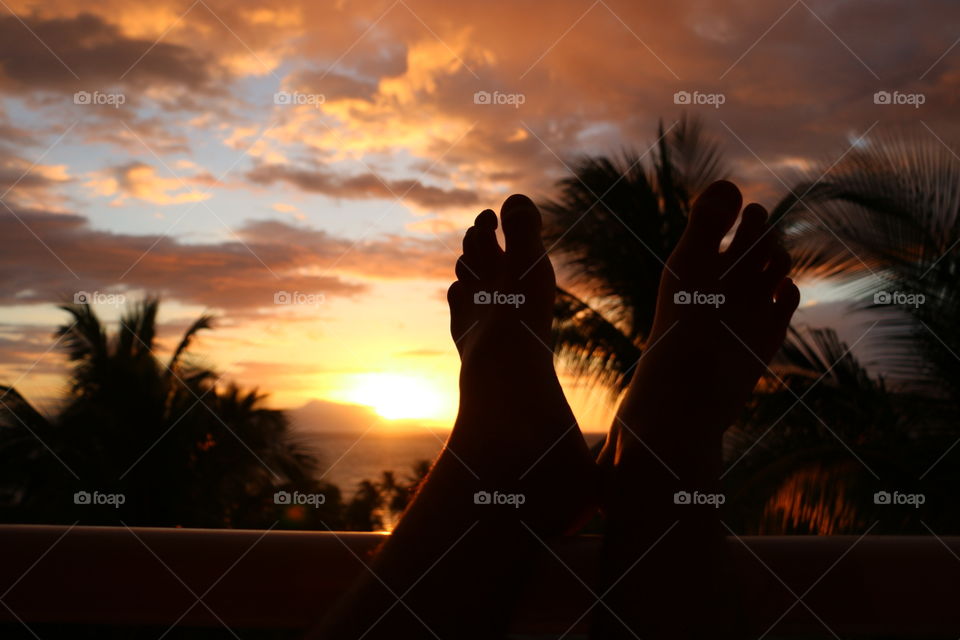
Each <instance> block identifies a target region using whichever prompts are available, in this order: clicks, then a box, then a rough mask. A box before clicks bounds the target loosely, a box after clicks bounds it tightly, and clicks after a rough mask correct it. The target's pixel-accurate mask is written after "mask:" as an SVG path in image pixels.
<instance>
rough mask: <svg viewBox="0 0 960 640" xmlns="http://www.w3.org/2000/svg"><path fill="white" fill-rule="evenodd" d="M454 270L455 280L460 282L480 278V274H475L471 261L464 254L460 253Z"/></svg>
mask: <svg viewBox="0 0 960 640" xmlns="http://www.w3.org/2000/svg"><path fill="white" fill-rule="evenodd" d="M455 272H456V274H457V280H460V281H462V282H476V281H478V280H480V276H479V275H478V274H477V271H476V269H475V268H474V267H473V266H472V261H471V260H470V259H469V258H467V256H466V255H462V256H460V257H459V258H457V266H456V267H455Z"/></svg>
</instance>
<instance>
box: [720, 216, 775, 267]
mask: <svg viewBox="0 0 960 640" xmlns="http://www.w3.org/2000/svg"><path fill="white" fill-rule="evenodd" d="M766 221H767V210H766V209H764V208H763V207H762V206H761V205H759V204H757V203H756V202H753V203H751V204H748V205H747V206H746V207H745V208H744V210H743V215H742V216H741V218H740V226H739V227H737V232H736V233H735V234H734V236H733V241H732V242H731V243H730V247H729V248H727V251H726V254H727V255H728V256H730V257H731V258H732V259H733V260H736V259H737V258H739V257H740V256H742V255H743V254H744V253H746V252H747V251H749V250H750V248H751V247H752V246H753V245H754V243H756V241H757V240H758V239H759V238H760V234H762V233H763V230H764V223H765V222H766Z"/></svg>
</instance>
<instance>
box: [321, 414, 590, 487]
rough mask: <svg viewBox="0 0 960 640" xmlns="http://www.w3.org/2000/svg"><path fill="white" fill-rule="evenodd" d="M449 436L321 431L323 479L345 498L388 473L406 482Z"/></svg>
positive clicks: (413, 432)
mask: <svg viewBox="0 0 960 640" xmlns="http://www.w3.org/2000/svg"><path fill="white" fill-rule="evenodd" d="M448 433H449V432H447V431H432V430H428V429H419V430H411V431H397V432H393V431H386V430H384V431H377V430H371V431H368V432H367V433H363V432H356V431H326V432H317V433H316V434H315V435H316V443H317V447H318V448H319V451H320V473H321V474H322V479H323V480H325V481H328V482H332V483H334V484H335V485H337V486H338V487H340V490H341V491H342V492H343V495H344V497H345V498H350V497H351V496H353V494H354V492H355V491H356V487H357V485H358V484H359V483H360V482H361V481H363V480H379V479H380V476H381V475H382V473H383V472H384V471H393V472H394V474H395V475H396V477H397V478H398V479H399V480H406V479H407V478H408V477H409V476H412V475H413V466H414V465H415V464H416V463H417V462H418V461H420V460H429V461H430V462H433V461H434V460H435V459H436V457H437V455H439V453H440V450H441V449H442V448H443V443H444V442H445V441H446V439H447V435H448ZM602 439H603V436H602V435H601V434H591V433H588V434H586V440H587V444H589V445H591V446H592V445H594V444H595V443H597V442H598V441H600V440H602Z"/></svg>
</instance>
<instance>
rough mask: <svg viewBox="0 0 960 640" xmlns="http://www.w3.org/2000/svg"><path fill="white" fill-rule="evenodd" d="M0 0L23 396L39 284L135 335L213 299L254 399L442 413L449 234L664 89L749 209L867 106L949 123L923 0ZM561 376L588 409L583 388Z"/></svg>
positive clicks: (953, 73)
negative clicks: (136, 306) (698, 127)
mask: <svg viewBox="0 0 960 640" xmlns="http://www.w3.org/2000/svg"><path fill="white" fill-rule="evenodd" d="M0 5H2V6H0V92H2V93H0V96H2V99H0V193H3V196H2V202H3V205H4V206H3V207H0V305H2V309H0V381H3V382H4V383H15V384H16V386H17V387H18V388H19V389H20V390H21V392H22V393H23V394H24V395H25V396H26V397H28V398H31V399H32V400H34V401H35V402H37V403H38V404H40V405H41V406H46V407H49V406H51V405H50V403H51V402H53V401H55V399H56V398H57V397H58V396H59V395H60V394H61V393H62V391H63V389H64V385H63V376H62V374H63V359H62V356H60V355H59V354H58V353H57V352H56V351H55V350H53V351H50V348H51V346H52V344H53V339H52V337H51V334H52V332H53V330H54V328H55V327H56V326H57V325H58V324H60V323H62V322H63V320H64V319H65V317H66V316H65V314H64V313H63V312H62V311H59V310H57V309H56V307H55V305H56V304H57V303H60V302H64V301H72V300H73V298H74V295H75V294H76V293H77V292H81V291H82V292H88V293H89V294H91V295H92V296H93V295H96V301H97V308H98V311H100V312H102V313H103V314H104V316H106V317H108V318H112V319H116V318H117V317H118V315H119V313H120V312H122V310H123V308H124V305H123V304H116V303H115V302H116V300H117V298H115V297H110V294H122V295H123V296H125V300H126V304H127V305H129V303H130V302H131V301H133V300H137V299H139V298H141V297H142V296H143V295H145V294H147V293H154V294H159V295H161V296H162V297H163V299H164V301H165V303H164V306H163V308H162V321H163V324H164V333H163V334H162V337H163V339H164V344H166V345H169V344H170V342H171V341H173V340H174V339H175V336H176V334H177V333H179V332H180V331H182V330H183V329H184V328H185V326H186V325H187V324H188V323H189V322H190V321H191V320H192V319H193V318H195V317H196V316H197V315H199V314H200V313H203V312H212V313H215V314H216V315H217V316H218V318H219V320H218V323H217V327H218V328H217V330H216V331H214V332H210V333H208V334H206V335H205V336H204V337H203V339H202V340H201V341H200V342H199V343H198V345H197V351H198V353H199V354H201V355H202V356H203V358H204V360H205V361H209V362H210V363H211V364H213V365H214V366H215V367H216V368H217V369H218V370H219V371H221V372H224V373H225V374H226V376H227V378H229V379H234V380H236V381H238V382H240V383H243V384H245V385H256V386H259V387H260V388H261V389H262V390H263V391H267V392H269V393H270V394H271V404H272V405H273V406H277V407H285V408H287V407H288V408H295V407H300V406H302V405H305V404H306V403H308V402H311V401H313V402H314V404H313V405H312V407H313V409H314V410H316V415H317V416H323V415H329V419H330V420H331V421H336V422H337V426H344V427H358V428H362V427H364V426H365V424H367V423H369V422H370V420H372V419H374V418H375V416H380V417H381V418H384V419H385V421H384V422H383V425H382V426H383V428H387V427H389V423H390V421H391V420H393V419H409V420H413V421H415V422H416V423H418V424H431V425H437V426H442V425H448V424H449V423H450V422H451V420H452V417H453V415H454V413H455V410H456V376H457V370H458V362H457V357H456V351H455V350H454V348H453V344H452V342H451V339H450V337H449V332H448V328H447V322H448V316H447V311H446V304H445V301H444V292H445V290H446V287H447V285H448V283H449V281H450V279H451V278H452V276H453V264H454V262H455V260H456V258H457V256H458V255H459V252H460V250H459V244H460V236H461V234H462V231H463V229H464V228H465V226H466V225H468V224H469V223H470V222H471V221H472V219H473V217H474V216H475V215H476V214H477V213H478V212H479V211H480V210H482V209H484V208H487V207H492V208H497V207H498V206H499V204H500V202H502V200H503V198H504V197H506V196H507V195H509V194H510V193H514V192H518V191H519V192H525V193H528V194H530V195H531V196H533V197H534V198H535V199H537V198H543V197H547V196H549V195H550V194H551V186H552V184H553V183H554V182H555V181H556V180H557V179H558V178H559V177H562V176H564V175H565V173H566V171H567V170H566V168H565V163H569V161H570V159H572V158H573V157H575V156H576V155H578V154H583V153H605V152H617V151H619V150H620V149H621V148H622V147H624V146H626V145H630V146H634V147H636V148H638V149H640V150H641V152H642V151H645V150H646V149H647V148H648V146H649V145H650V144H651V143H652V142H653V140H654V137H655V133H656V127H657V122H658V119H662V120H663V121H664V124H665V126H670V125H671V123H673V122H675V121H676V120H677V119H678V118H679V117H680V116H681V114H683V113H684V112H686V113H688V114H690V115H697V116H699V117H701V118H702V119H703V120H704V122H705V124H706V126H707V128H708V129H709V131H710V132H711V133H712V134H713V135H714V136H715V137H716V139H717V140H718V141H720V143H721V144H722V145H723V148H724V150H725V152H726V153H727V157H728V158H729V160H730V161H731V164H732V167H733V170H734V175H733V176H732V177H733V179H734V180H736V181H737V182H738V183H739V184H741V185H742V187H743V189H744V191H745V192H746V194H747V196H748V197H750V198H752V199H756V200H759V201H761V202H763V203H765V204H768V205H772V204H773V203H774V202H775V201H776V200H778V199H779V198H780V197H782V196H783V195H784V194H785V193H786V192H787V188H786V187H785V186H784V184H783V183H786V184H787V185H790V184H791V182H792V180H793V179H794V178H795V177H796V175H797V172H798V171H802V170H804V169H806V168H808V167H810V166H812V165H813V164H815V163H819V162H827V163H829V162H831V161H832V160H833V159H836V158H839V157H840V156H841V155H842V154H843V153H844V152H845V151H847V150H848V149H849V148H850V147H851V145H853V144H869V141H870V139H871V137H873V136H876V135H880V134H882V132H884V131H887V132H889V131H892V130H894V129H896V128H897V127H902V126H910V127H914V128H918V129H919V130H920V131H921V132H923V133H924V134H925V135H929V136H931V138H933V139H937V140H939V141H940V142H941V143H942V144H944V145H947V146H949V147H951V148H953V149H955V150H956V149H957V148H958V147H956V146H954V145H955V143H956V141H958V140H960V130H958V124H960V121H958V119H957V118H956V115H955V114H956V113H957V109H958V101H960V100H958V96H960V46H958V41H960V40H958V39H960V5H958V4H957V3H956V2H951V1H949V0H943V1H934V0H926V1H922V2H903V1H899V2H898V1H891V0H831V1H823V0H806V1H805V0H796V1H795V2H791V1H790V0H783V1H781V0H776V1H772V2H746V1H727V2H718V1H713V0H686V1H675V2H635V1H623V0H619V1H613V0H611V1H605V0H596V1H591V0H563V1H557V2H545V1H544V2H535V1H532V0H514V1H513V2H497V1H484V2H476V3H471V2H457V3H452V2H449V0H447V1H443V2H440V1H433V0H383V1H366V0H362V1H346V0H340V1H335V2H301V1H297V0H284V1H283V2H279V1H276V2H242V1H241V2H236V1H231V2H227V1H219V0H196V1H195V2H190V1H189V0H187V1H182V2H181V1H170V0H154V1H153V2H149V3H145V2H129V1H128V0H123V1H116V2H113V1H109V0H108V1H101V2H97V3H88V2H76V1H74V0H70V1H67V0H51V1H45V2H43V3H28V2H14V1H11V0H3V1H0ZM882 91H886V92H889V93H890V94H891V95H900V96H904V95H906V96H910V95H914V96H915V95H922V96H923V99H922V104H919V105H915V104H901V105H892V104H882V103H881V104H877V103H876V101H875V94H876V93H877V92H882ZM477 92H487V94H489V95H490V96H491V100H490V101H489V102H488V101H486V100H485V99H484V97H485V95H486V94H481V95H480V97H479V98H477ZM677 92H688V93H689V94H690V95H691V96H694V97H693V98H692V100H694V101H696V100H697V99H698V98H697V96H699V97H700V99H702V100H707V99H706V98H703V96H711V95H722V96H723V98H722V104H719V105H718V104H716V102H717V101H716V100H713V101H712V102H713V103H710V101H707V102H705V103H702V104H686V105H684V104H677V103H676V101H675V94H676V93H677ZM914 102H916V100H914ZM951 116H953V117H951ZM278 292H288V293H290V294H293V293H294V292H297V294H298V295H297V296H296V299H295V300H294V304H276V303H275V296H276V294H277V293H278ZM805 297H806V299H807V302H808V303H809V302H811V301H814V300H815V301H818V302H820V303H829V302H830V291H828V290H823V289H821V288H817V287H816V286H808V287H806V288H805ZM807 313H808V314H810V313H814V312H813V311H812V309H808V311H807ZM803 317H804V316H803V315H802V314H801V319H802V318H803ZM571 391H572V392H573V393H572V395H573V397H574V405H575V409H576V410H577V412H578V413H579V414H580V416H581V418H582V419H583V420H584V423H585V426H586V427H587V428H588V429H589V428H600V427H602V426H603V425H602V422H603V419H604V415H605V411H606V410H607V409H608V406H607V405H606V404H605V400H606V398H604V397H598V396H590V395H589V394H588V393H586V392H584V391H582V390H580V391H578V390H576V389H573V388H572V387H571ZM350 404H355V405H365V406H366V407H369V409H364V408H356V407H343V406H340V405H350Z"/></svg>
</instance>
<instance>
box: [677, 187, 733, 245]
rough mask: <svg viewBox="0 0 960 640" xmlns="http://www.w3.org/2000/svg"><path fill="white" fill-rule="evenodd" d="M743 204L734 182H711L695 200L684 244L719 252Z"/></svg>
mask: <svg viewBox="0 0 960 640" xmlns="http://www.w3.org/2000/svg"><path fill="white" fill-rule="evenodd" d="M741 204H743V196H741V195H740V190H739V189H737V187H736V185H734V184H733V183H732V182H727V181H726V180H718V181H717V182H714V183H713V184H711V185H710V186H709V187H707V188H706V189H705V190H704V192H703V193H701V194H700V197H699V198H697V200H696V202H694V203H693V208H692V209H691V211H690V219H689V221H688V222H687V228H686V230H685V231H684V233H683V238H682V239H681V240H680V243H681V245H684V246H686V247H689V248H692V249H694V250H696V251H711V252H717V251H718V250H719V249H720V241H721V240H723V236H725V235H726V233H727V231H729V230H730V227H732V226H733V223H734V221H736V219H737V214H739V213H740V206H741Z"/></svg>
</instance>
